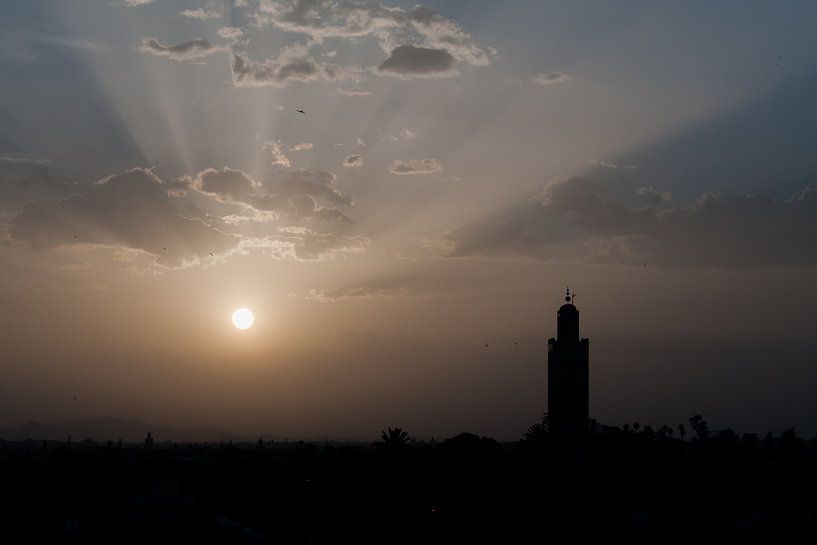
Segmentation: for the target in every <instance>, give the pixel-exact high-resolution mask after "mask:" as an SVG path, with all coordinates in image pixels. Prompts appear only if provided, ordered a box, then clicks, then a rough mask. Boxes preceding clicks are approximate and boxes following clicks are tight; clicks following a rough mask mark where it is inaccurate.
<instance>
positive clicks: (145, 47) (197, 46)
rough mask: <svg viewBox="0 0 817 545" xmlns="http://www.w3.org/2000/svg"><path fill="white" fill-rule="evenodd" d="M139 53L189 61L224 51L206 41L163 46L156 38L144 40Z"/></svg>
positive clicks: (191, 41)
mask: <svg viewBox="0 0 817 545" xmlns="http://www.w3.org/2000/svg"><path fill="white" fill-rule="evenodd" d="M139 51H141V52H143V53H148V54H150V55H155V56H157V57H167V58H168V59H173V60H174V61H189V60H194V59H200V58H202V57H206V56H208V55H212V54H213V53H218V52H219V51H226V49H225V48H224V47H222V46H219V45H215V44H213V43H210V42H208V41H207V40H190V41H189V42H184V43H180V44H177V45H170V46H165V45H162V44H160V43H159V41H158V40H157V39H156V38H145V39H144V40H142V45H141V46H139Z"/></svg>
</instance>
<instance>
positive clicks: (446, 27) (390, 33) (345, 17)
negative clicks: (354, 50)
mask: <svg viewBox="0 0 817 545" xmlns="http://www.w3.org/2000/svg"><path fill="white" fill-rule="evenodd" d="M254 19H255V24H256V26H260V27H263V26H267V25H272V26H276V27H278V28H281V29H283V30H286V31H287V32H293V33H300V34H304V35H307V36H309V37H310V39H311V40H313V41H314V42H315V43H321V42H323V40H325V39H327V38H340V39H347V40H355V39H359V38H362V37H365V36H371V37H374V38H376V39H377V40H378V41H379V42H380V47H381V48H383V50H384V51H387V52H391V51H392V50H394V49H395V48H396V47H397V46H400V45H401V44H405V43H406V41H407V40H410V41H412V42H413V43H416V44H417V45H418V46H421V47H425V48H430V49H435V50H445V51H447V52H448V54H449V55H451V56H453V58H454V59H456V60H457V61H461V62H465V63H468V64H470V65H472V66H487V65H488V64H490V60H489V59H488V56H487V55H486V54H485V52H484V51H483V50H482V49H481V48H480V47H479V46H478V45H477V44H476V43H475V42H474V40H473V38H472V37H471V35H470V34H468V33H467V32H465V31H464V30H463V29H462V28H461V27H460V26H459V25H458V24H457V23H456V22H455V21H452V20H450V19H446V18H445V17H443V16H442V15H440V14H439V13H437V12H436V11H435V10H434V9H432V8H430V7H427V6H422V5H416V6H414V7H413V8H411V9H410V10H405V9H403V8H400V7H392V6H386V5H383V4H376V3H366V2H330V1H326V0H296V1H294V2H289V3H278V2H275V3H273V2H265V3H262V4H261V5H259V7H258V10H257V11H256V13H255V14H254Z"/></svg>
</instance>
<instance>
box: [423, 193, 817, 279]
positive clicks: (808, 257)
mask: <svg viewBox="0 0 817 545" xmlns="http://www.w3.org/2000/svg"><path fill="white" fill-rule="evenodd" d="M636 196H637V197H642V198H646V199H647V200H648V201H649V206H646V207H642V206H638V205H635V204H634V205H629V204H626V203H624V202H619V201H615V200H612V199H610V198H609V197H607V196H606V194H605V191H604V187H603V186H601V185H600V184H597V183H594V182H592V181H589V180H586V179H582V178H571V179H570V180H567V181H565V182H562V183H558V184H553V185H551V186H549V187H548V188H546V189H545V190H544V191H543V192H542V193H540V194H539V195H536V196H535V197H534V198H532V199H530V200H529V201H528V202H527V203H526V204H525V205H523V206H521V207H519V208H517V209H516V212H517V213H518V215H519V216H521V217H515V218H514V219H511V220H505V221H501V222H492V221H479V222H474V223H471V224H467V225H465V226H462V227H458V228H456V229H452V230H451V231H449V232H447V233H445V234H444V235H442V236H441V237H439V238H438V239H436V240H434V241H432V242H431V243H427V245H429V246H430V247H431V249H432V250H434V252H435V253H436V254H439V253H443V254H444V255H448V256H458V257H463V256H469V255H471V256H525V257H533V258H537V259H545V258H548V257H568V258H571V259H579V260H584V261H591V262H597V263H618V264H627V265H638V266H645V265H646V266H654V267H659V268H672V269H675V268H691V267H698V268H720V269H757V268H765V267H801V266H814V265H817V185H812V186H809V187H807V188H806V189H804V190H803V191H800V192H798V193H797V194H795V195H794V196H793V197H792V198H790V199H788V200H785V201H780V200H775V199H771V198H768V197H762V196H755V195H732V196H720V195H711V194H707V195H704V196H702V197H701V198H700V199H699V200H698V201H696V202H695V203H693V204H692V205H690V206H685V207H677V208H672V209H666V208H658V207H657V206H655V204H656V203H659V204H664V205H666V204H667V203H668V202H669V197H668V194H666V192H662V191H659V190H657V189H655V188H653V187H651V186H649V187H647V188H642V189H641V190H639V191H638V194H637V195H636ZM523 217H524V219H523Z"/></svg>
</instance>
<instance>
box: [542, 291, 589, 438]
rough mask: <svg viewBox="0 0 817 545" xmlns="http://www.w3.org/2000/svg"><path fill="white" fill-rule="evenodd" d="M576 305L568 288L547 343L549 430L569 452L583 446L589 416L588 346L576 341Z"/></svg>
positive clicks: (583, 340)
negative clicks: (552, 335) (554, 331)
mask: <svg viewBox="0 0 817 545" xmlns="http://www.w3.org/2000/svg"><path fill="white" fill-rule="evenodd" d="M575 301H576V294H575V293H573V294H572V295H571V293H570V288H567V293H566V295H565V304H564V305H562V306H561V307H560V308H559V310H558V312H557V313H556V338H555V339H552V338H551V339H549V340H548V429H549V432H550V434H551V435H552V437H553V438H554V440H555V442H556V443H558V444H561V445H564V446H566V447H569V448H571V450H573V449H578V448H580V447H581V446H582V445H583V444H584V439H585V436H586V433H587V427H588V421H589V416H590V415H589V412H590V363H589V360H590V342H589V340H588V339H582V338H580V337H579V310H578V309H577V308H576V306H575V304H574V303H575Z"/></svg>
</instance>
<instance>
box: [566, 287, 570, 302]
mask: <svg viewBox="0 0 817 545" xmlns="http://www.w3.org/2000/svg"><path fill="white" fill-rule="evenodd" d="M565 301H567V302H568V303H569V302H570V286H568V287H567V292H566V293H565Z"/></svg>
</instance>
